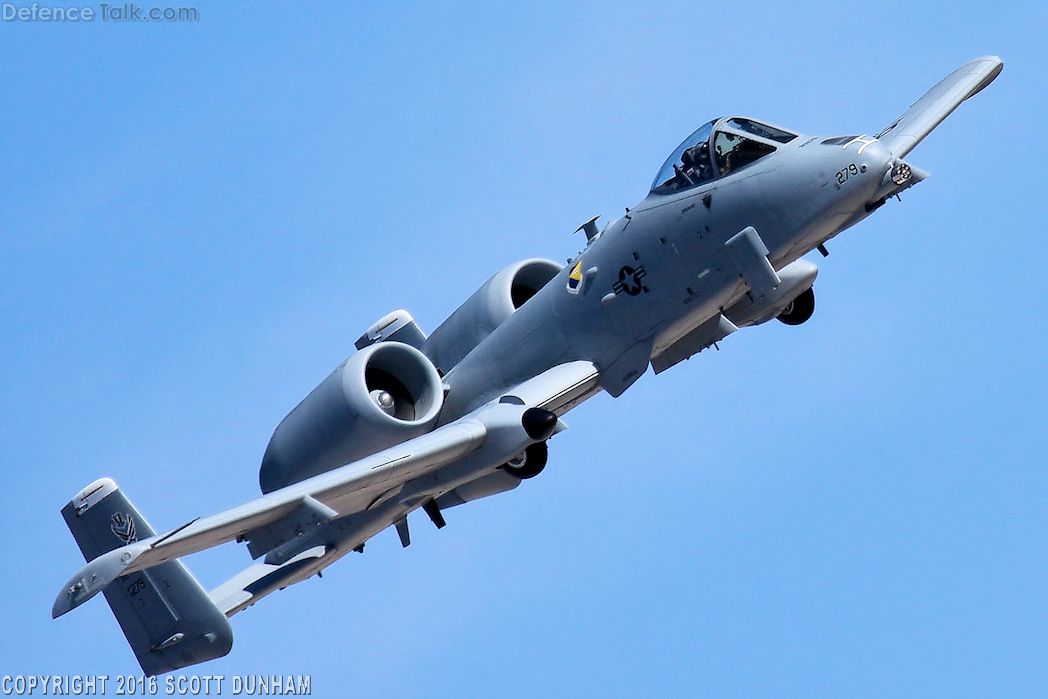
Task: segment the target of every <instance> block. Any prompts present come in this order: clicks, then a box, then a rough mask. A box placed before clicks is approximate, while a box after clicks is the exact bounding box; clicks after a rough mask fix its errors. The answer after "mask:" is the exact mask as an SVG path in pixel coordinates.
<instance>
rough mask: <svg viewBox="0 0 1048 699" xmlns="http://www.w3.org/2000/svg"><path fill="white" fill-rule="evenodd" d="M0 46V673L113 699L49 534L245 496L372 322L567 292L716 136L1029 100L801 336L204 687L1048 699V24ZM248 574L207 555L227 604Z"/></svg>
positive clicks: (854, 267) (139, 34)
mask: <svg viewBox="0 0 1048 699" xmlns="http://www.w3.org/2000/svg"><path fill="white" fill-rule="evenodd" d="M198 8H199V10H200V21H199V22H197V23H192V24H165V23H159V24H119V23H113V22H106V23H103V22H99V21H96V22H93V23H78V24H73V23H66V24H42V23H36V24H30V23H13V22H4V23H0V60H2V65H3V77H2V80H0V94H2V96H3V102H2V104H3V108H2V109H0V154H2V156H0V165H2V166H0V290H2V293H0V328H2V332H0V360H2V365H3V368H2V370H0V460H2V466H0V474H2V481H0V482H2V484H3V489H2V495H0V498H2V501H0V524H2V526H0V546H2V549H0V550H2V553H3V556H4V558H5V561H6V564H5V565H4V566H3V567H2V570H0V629H2V631H0V674H77V673H80V674H85V673H87V674H109V675H111V676H115V675H117V674H132V673H137V672H138V666H137V664H136V663H135V660H134V657H133V655H132V653H131V651H130V649H129V648H128V647H127V646H126V643H125V641H124V639H123V636H122V635H121V633H120V631H119V628H118V626H117V624H116V622H115V620H113V618H112V617H111V615H110V613H109V609H108V607H107V606H106V605H105V604H104V602H102V601H101V599H99V600H95V601H92V602H91V603H89V604H87V605H85V606H84V607H83V608H81V609H78V610H76V612H75V613H73V614H70V615H68V616H66V617H63V618H61V619H59V620H57V621H52V620H51V619H50V613H49V612H50V606H51V602H52V600H53V598H54V595H55V594H56V592H57V591H58V588H59V587H60V585H61V584H62V582H63V581H64V580H66V578H67V577H68V576H69V575H70V574H72V573H73V572H74V571H75V570H76V569H77V568H78V567H79V566H80V565H81V564H82V559H81V557H80V554H79V551H78V550H77V548H76V545H75V543H74V542H73V540H72V537H71V536H70V535H69V534H68V532H67V530H66V529H65V526H64V524H63V522H62V520H61V517H60V516H59V510H60V509H61V507H62V506H63V505H64V504H65V502H67V501H68V499H69V498H70V497H71V496H72V495H73V494H74V493H76V491H77V490H79V489H80V488H81V487H82V486H83V485H85V484H87V483H88V482H90V481H91V480H93V479H95V478H96V477H99V476H102V475H109V476H112V477H113V478H115V479H116V480H117V481H118V482H119V483H120V484H121V486H122V487H123V488H124V490H125V491H126V492H127V493H128V494H129V496H130V497H131V498H132V499H133V500H134V502H135V504H136V505H137V506H138V507H139V509H141V510H142V511H143V512H144V513H145V514H146V515H147V517H148V518H149V519H150V520H151V522H152V524H153V525H154V526H155V527H156V528H157V529H165V528H169V527H173V526H176V525H178V524H181V523H183V522H184V521H186V520H187V519H189V518H191V517H194V516H197V515H205V514H210V513H212V512H214V511H217V510H219V509H223V508H225V507H228V506H231V505H234V504H237V503H239V502H241V501H243V500H246V499H248V498H251V497H253V496H254V495H255V494H256V493H257V469H258V465H259V462H260V460H261V455H262V452H263V450H264V448H265V445H266V442H267V441H268V439H269V435H270V434H271V432H272V430H273V428H274V427H275V426H276V424H277V423H278V422H279V421H280V419H281V418H282V417H283V416H284V415H285V414H286V413H287V411H288V410H290V409H291V408H292V407H293V406H294V405H295V404H296V403H297V402H298V401H299V400H300V399H301V398H302V397H303V396H304V395H305V394H306V393H307V392H308V391H309V390H310V389H311V388H312V387H313V386H314V385H315V384H316V383H317V382H319V381H320V380H321V379H322V378H323V377H324V376H325V375H326V374H327V373H328V372H329V371H330V370H331V369H332V368H334V367H335V366H336V365H337V364H338V363H339V362H340V361H341V360H342V359H344V358H345V357H346V356H347V355H348V354H349V353H350V352H351V351H352V345H353V341H354V340H355V339H356V338H357V337H358V336H359V335H360V334H361V332H363V330H364V329H365V328H367V327H368V326H369V325H370V324H371V323H372V322H374V321H375V320H376V319H378V318H379V317H381V316H382V315H384V314H385V313H386V312H388V311H390V310H392V309H395V308H407V309H409V310H410V311H411V312H412V313H413V314H414V316H415V317H416V319H417V320H418V322H419V323H420V325H422V327H423V328H424V329H426V330H432V329H433V328H435V327H436V326H437V325H438V324H439V323H440V321H442V320H443V319H444V318H445V317H446V316H447V315H448V314H450V313H451V312H452V311H453V310H454V309H455V307H456V306H457V305H458V304H459V303H461V302H462V301H463V300H465V298H466V297H468V296H469V294H470V293H472V292H473V290H474V289H476V287H478V286H479V285H480V284H481V283H483V282H484V280H485V279H487V278H488V277H489V276H490V275H492V274H494V273H495V272H496V271H498V270H499V269H501V268H502V267H504V266H505V265H507V264H510V263H512V262H514V261H516V260H518V259H522V258H525V257H532V256H541V257H548V258H551V259H554V260H564V259H566V258H568V257H571V256H573V255H574V254H575V253H576V252H577V251H578V249H579V245H580V244H581V243H580V238H579V237H577V236H576V237H573V236H572V234H571V232H572V231H573V230H574V229H575V228H576V227H577V226H578V225H579V224H581V223H582V222H583V221H585V220H587V219H589V218H590V217H591V216H593V215H594V214H598V213H600V214H603V215H604V217H605V218H604V220H608V219H609V218H614V217H616V216H617V215H619V214H620V213H621V211H622V209H623V207H625V206H632V205H633V204H635V203H636V202H637V201H639V200H640V199H641V198H642V197H643V196H644V195H645V193H646V191H647V187H648V185H649V183H650V181H651V178H652V177H653V176H654V174H655V171H656V170H657V169H658V167H659V165H660V164H661V163H662V161H663V159H664V158H665V156H666V155H667V154H668V153H669V152H670V151H671V150H672V149H673V148H674V147H675V146H676V145H677V144H678V143H679V142H680V140H681V139H682V138H684V137H685V136H686V135H687V134H688V133H690V132H691V131H692V130H693V129H694V128H696V127H697V126H698V125H700V124H702V123H704V122H705V121H707V120H709V119H710V118H712V117H715V116H720V115H723V114H726V113H741V114H748V115H751V116H755V117H759V118H763V119H766V120H768V121H770V122H772V123H776V124H781V125H783V126H786V127H789V128H793V129H796V130H799V131H801V132H804V133H809V134H820V133H833V134H840V133H857V132H863V131H865V132H868V133H874V132H876V131H878V130H879V129H880V128H881V127H883V126H884V125H886V124H887V123H889V122H890V121H891V120H892V119H893V118H894V117H895V116H897V115H898V114H899V113H901V112H902V111H903V110H904V109H905V108H906V106H907V105H909V104H910V103H911V102H913V101H914V100H915V99H917V98H918V97H919V96H920V95H921V94H923V92H924V91H925V90H926V89H927V88H929V87H931V86H932V85H933V84H934V83H935V82H937V81H938V80H939V79H940V78H942V77H943V76H945V75H946V74H947V73H949V72H950V71H952V70H953V69H954V68H956V67H957V66H959V65H960V64H962V63H964V62H966V61H968V60H970V59H972V58H975V57H977V56H980V55H984V54H998V55H1000V56H1001V57H1002V58H1003V59H1004V61H1005V64H1006V67H1005V70H1004V72H1003V73H1002V75H1001V76H1000V78H998V80H997V81H996V82H995V83H994V84H993V85H992V86H991V87H989V88H988V89H987V90H986V91H984V92H983V93H981V94H980V95H978V96H977V97H976V98H975V99H973V100H971V101H970V102H968V103H965V104H964V105H962V106H961V108H960V109H959V110H958V111H957V112H956V113H955V114H954V115H953V116H952V117H950V119H948V120H947V121H946V122H945V123H944V124H943V125H942V126H941V127H940V128H939V129H937V130H936V131H935V133H933V134H932V135H931V136H930V137H929V138H928V139H927V140H926V141H925V142H924V143H922V144H921V145H920V146H919V147H918V148H917V149H916V150H915V151H914V152H913V153H912V154H911V155H910V157H909V160H910V161H911V162H913V163H914V164H916V165H918V166H920V167H921V168H922V169H924V170H926V171H928V172H930V173H931V175H932V177H931V178H930V179H928V180H927V181H925V182H923V183H921V184H920V185H919V186H917V187H915V188H914V189H913V190H911V191H910V192H907V193H906V194H905V195H904V196H903V198H902V201H901V202H891V203H890V204H889V205H887V206H885V207H884V208H883V209H881V210H880V211H878V212H877V214H876V215H875V216H873V217H871V218H870V219H869V220H867V221H866V222H864V223H862V224H860V225H859V226H857V227H856V228H854V229H852V230H850V231H848V232H847V233H846V234H844V235H843V236H841V237H840V238H838V239H836V240H834V241H831V244H830V245H829V248H830V252H831V254H830V257H829V258H827V259H825V260H821V259H820V260H817V261H818V262H819V264H820V267H821V270H822V271H821V274H820V276H819V280H818V282H817V284H816V294H817V310H816V313H815V316H814V317H813V319H812V320H811V321H810V322H808V323H807V324H805V325H803V326H800V327H795V328H789V327H786V326H783V325H781V324H779V323H772V324H769V325H767V326H762V327H760V328H757V329H750V330H746V331H745V332H741V333H738V334H737V335H734V336H732V337H731V338H729V339H728V340H726V341H725V342H724V343H722V344H721V351H719V352H704V353H703V354H702V355H701V356H698V357H695V358H693V359H692V360H691V361H689V362H686V363H684V364H682V365H679V366H678V367H675V368H674V369H673V370H671V371H670V372H668V373H666V374H662V375H660V376H657V377H655V376H652V375H650V374H649V375H648V376H645V377H644V378H643V379H642V380H641V381H640V382H638V384H636V385H635V386H634V387H632V388H631V389H630V390H629V391H628V392H627V393H626V394H625V395H623V396H622V397H621V398H619V399H611V398H610V397H608V396H606V395H601V396H598V397H596V398H594V399H593V400H591V401H590V402H588V403H587V404H585V405H584V406H582V407H581V408H580V409H578V410H577V411H575V412H573V413H571V414H570V415H569V416H568V418H567V420H566V421H567V422H568V424H569V425H570V426H571V429H570V430H568V431H567V432H564V433H563V434H561V435H558V436H557V437H556V438H555V439H554V440H553V441H552V442H551V443H550V446H551V456H550V464H549V466H548V467H547V469H546V471H545V472H544V473H543V474H542V476H541V477H539V478H536V479H534V480H532V481H529V482H527V483H525V484H524V485H523V486H522V487H521V488H519V489H517V490H516V491H514V492H512V493H509V494H506V495H503V496H498V497H495V498H491V499H489V500H485V501H481V502H478V503H473V504H471V505H469V506H466V507H462V508H455V509H454V510H451V511H449V512H448V513H447V520H448V526H447V528H445V529H443V530H441V531H439V532H438V531H436V530H434V529H433V528H432V527H431V526H429V525H428V522H426V520H425V518H424V517H422V516H419V515H415V516H414V517H413V518H412V525H413V528H412V540H413V543H412V546H411V547H410V548H408V549H406V550H401V548H400V545H399V543H398V541H397V538H396V535H395V534H394V533H393V532H392V531H389V532H384V533H382V534H381V535H379V536H378V537H376V538H375V539H374V540H373V541H372V542H371V543H369V545H368V548H367V551H366V553H365V554H364V555H363V556H357V555H353V556H350V557H347V558H346V559H343V560H342V561H341V562H339V563H338V564H336V565H335V566H333V567H331V568H329V569H328V571H326V572H325V575H324V578H323V579H322V580H318V579H313V580H310V581H307V582H306V583H304V584H301V585H298V586H296V587H294V588H290V589H288V590H285V591H283V592H281V593H278V594H275V595H273V596H272V597H270V598H268V599H266V600H265V602H264V603H262V604H260V605H258V606H257V607H254V608H252V609H250V610H248V611H246V612H244V613H242V614H239V615H237V616H236V617H234V619H233V627H234V633H235V642H234V648H233V651H232V653H231V654H230V655H229V656H227V657H226V658H224V659H222V660H219V661H216V662H214V663H211V664H209V665H206V666H202V667H200V668H198V669H197V670H195V671H194V670H190V672H198V673H199V674H224V675H227V676H229V675H234V674H241V675H242V674H257V673H265V674H274V673H281V674H310V675H311V676H312V686H313V690H314V694H315V695H318V696H361V697H370V696H405V697H406V696H426V697H441V696H449V697H460V696H526V697H533V696H536V695H539V694H546V695H551V696H568V695H582V696H602V697H603V696H638V695H639V696H725V695H734V696H754V695H760V696H787V697H788V696H802V697H809V696H847V697H857V696H886V695H890V696H986V695H998V696H1017V697H1018V696H1043V694H1044V691H1045V687H1048V662H1046V661H1048V595H1046V594H1045V591H1046V588H1048V539H1046V536H1045V535H1046V532H1048V470H1046V459H1045V456H1044V454H1045V450H1046V447H1048V439H1046V434H1045V421H1046V420H1045V419H1046V416H1048V410H1046V408H1045V398H1044V396H1045V395H1046V393H1048V381H1046V372H1045V370H1044V359H1045V357H1046V355H1048V337H1046V331H1045V322H1044V321H1045V319H1046V318H1048V291H1046V286H1045V282H1044V270H1045V269H1046V268H1048V245H1046V243H1045V236H1044V224H1043V210H1042V205H1041V202H1042V192H1043V189H1044V185H1045V182H1046V177H1045V169H1044V164H1045V162H1048V148H1046V145H1045V140H1044V138H1043V136H1042V133H1041V132H1042V131H1043V125H1044V124H1045V123H1046V122H1048V113H1046V111H1048V110H1046V105H1045V95H1046V94H1048V68H1046V66H1048V52H1046V48H1045V42H1044V38H1043V37H1044V35H1045V30H1046V29H1048V11H1046V10H1045V8H1044V5H1043V4H1040V3H998V4H996V5H995V6H993V7H992V8H989V7H984V6H983V4H978V3H966V2H962V3H950V4H948V5H947V4H941V5H936V4H914V3H902V2H898V3H896V2H888V3H876V4H856V5H850V6H842V5H840V4H839V3H824V4H813V3H804V4H795V5H792V6H791V7H789V8H770V7H766V6H765V4H764V3H731V4H723V3H721V4H714V3H710V4H703V3H690V4H682V5H670V4H666V5H661V4H652V3H638V4H633V5H628V4H624V3H616V4H608V3H592V4H570V5H566V6H565V5H563V4H558V3H550V4H546V5H540V6H530V7H527V8H525V7H521V6H520V5H519V4H515V5H512V6H505V7H491V6H489V5H487V4H475V5H474V4H461V3H456V4H447V5H437V4H388V3H366V4H359V5H356V4H349V3H346V4H336V5H331V6H318V7H312V6H310V7H305V6H300V5H296V4H292V3H278V4H254V5H252V6H251V7H250V8H248V7H246V6H239V5H237V6H226V5H218V4H213V3H205V4H200V5H198ZM249 562H250V559H249V556H248V555H247V552H246V550H243V547H240V546H235V545H227V546H225V547H222V548H220V549H218V550H216V551H212V552H207V553H203V554H199V555H196V556H193V557H190V558H189V559H187V563H188V564H189V566H190V568H191V569H192V570H193V571H194V573H195V574H196V575H197V576H198V577H199V578H200V579H201V581H202V582H203V583H204V584H205V586H207V587H213V586H215V585H217V584H218V583H220V582H222V581H224V580H226V579H227V578H228V577H231V576H232V575H233V574H235V573H236V572H238V571H239V570H241V569H242V568H243V567H246V566H247V565H248V564H249Z"/></svg>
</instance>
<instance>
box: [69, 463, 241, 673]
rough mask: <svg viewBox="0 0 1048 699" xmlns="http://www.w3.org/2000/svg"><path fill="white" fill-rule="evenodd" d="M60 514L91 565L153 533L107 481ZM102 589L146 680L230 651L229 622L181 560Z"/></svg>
mask: <svg viewBox="0 0 1048 699" xmlns="http://www.w3.org/2000/svg"><path fill="white" fill-rule="evenodd" d="M62 517H63V518H64V519H65V521H66V524H67V525H68V526H69V531H71V532H72V533H73V538H74V539H76V543H77V545H79V546H80V550H81V551H82V552H83V554H84V558H85V559H87V560H88V561H91V560H93V559H95V558H97V557H98V556H101V555H102V554H104V553H107V552H109V551H112V550H113V549H116V548H119V547H121V546H124V545H125V544H129V543H131V542H132V541H138V540H140V539H145V538H148V537H150V536H153V534H155V532H154V531H153V529H152V527H150V526H149V524H148V523H147V522H146V521H145V519H144V518H143V517H142V515H141V514H139V512H138V510H136V509H135V507H134V505H132V504H131V502H130V501H129V500H128V499H127V498H126V497H125V496H124V494H123V493H122V492H121V491H120V489H119V488H118V487H117V485H116V483H114V482H113V481H112V480H111V479H109V478H100V479H98V480H97V481H95V482H94V483H92V484H91V485H89V486H87V487H86V488H84V489H83V490H81V491H80V492H79V493H77V495H76V497H74V498H73V499H72V501H70V502H69V504H67V505H66V506H65V507H64V508H62ZM102 592H103V594H104V595H105V597H106V601H107V602H109V607H110V609H112V610H113V614H114V615H115V616H116V619H117V621H118V622H120V628H121V629H122V630H123V632H124V636H126V637H127V641H128V643H130V644H131V649H132V650H133V651H134V652H135V657H137V658H138V663H139V664H140V665H141V666H142V670H143V671H144V672H145V673H146V674H147V675H159V674H162V673H165V672H171V671H172V670H177V669H178V668H181V667H186V666H187V665H195V664H196V663H202V662H205V661H207V660H213V659H214V658H220V657H222V656H223V655H225V654H226V653H228V652H229V649H230V648H231V647H232V646H233V630H232V629H231V628H230V626H229V620H228V619H226V617H225V615H224V614H222V612H221V611H219V609H218V607H216V606H215V604H214V602H212V601H211V598H210V597H209V596H208V594H207V592H205V591H204V590H203V588H201V587H200V583H198V582H197V581H196V579H195V578H194V577H193V576H192V575H191V574H190V573H189V571H188V570H186V567H185V566H184V565H182V563H181V562H180V561H177V560H174V561H168V562H167V563H161V564H160V565H157V566H154V567H152V568H149V569H147V570H143V571H140V572H138V573H131V574H130V575H125V576H121V577H119V578H117V579H116V580H114V581H113V582H112V583H110V584H109V585H108V586H107V587H106V588H105V589H104V590H103V591H102Z"/></svg>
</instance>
